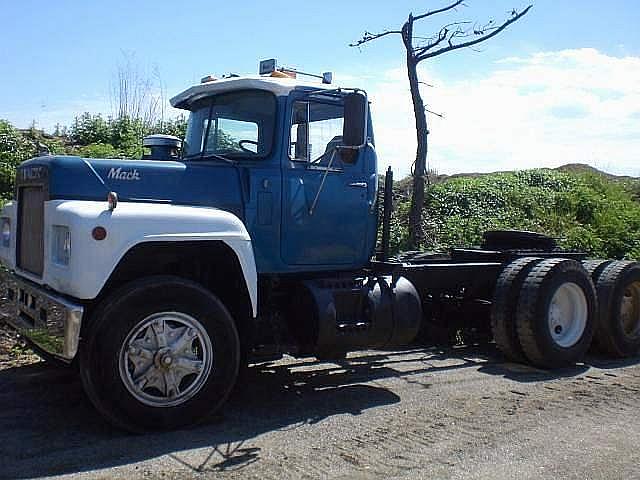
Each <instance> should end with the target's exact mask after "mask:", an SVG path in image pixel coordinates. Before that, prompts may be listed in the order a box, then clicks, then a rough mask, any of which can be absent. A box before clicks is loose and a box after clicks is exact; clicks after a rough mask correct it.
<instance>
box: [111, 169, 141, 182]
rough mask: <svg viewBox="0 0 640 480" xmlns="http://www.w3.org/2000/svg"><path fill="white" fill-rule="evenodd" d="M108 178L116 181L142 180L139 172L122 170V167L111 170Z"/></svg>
mask: <svg viewBox="0 0 640 480" xmlns="http://www.w3.org/2000/svg"><path fill="white" fill-rule="evenodd" d="M107 178H111V179H114V180H140V173H139V172H138V170H135V169H134V170H122V167H118V168H112V169H111V170H109V174H108V175H107Z"/></svg>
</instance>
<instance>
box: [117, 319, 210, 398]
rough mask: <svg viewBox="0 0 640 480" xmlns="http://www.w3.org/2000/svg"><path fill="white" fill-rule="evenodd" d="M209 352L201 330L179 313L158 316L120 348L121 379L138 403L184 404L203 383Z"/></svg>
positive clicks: (145, 322) (143, 323)
mask: <svg viewBox="0 0 640 480" xmlns="http://www.w3.org/2000/svg"><path fill="white" fill-rule="evenodd" d="M212 363H213V348H212V345H211V341H210V339H209V336H208V334H207V332H206V331H205V330H204V327H203V326H202V325H201V324H200V323H199V322H198V321H197V320H196V319H194V318H193V317H191V316H189V315H186V314H184V313H180V312H163V313H157V314H154V315H151V316H149V317H147V318H146V319H144V320H142V321H141V322H140V323H139V324H138V325H136V327H134V328H133V329H132V330H131V332H130V334H129V335H128V336H127V338H126V339H125V342H124V343H123V345H122V349H121V352H120V358H119V371H120V378H121V379H122V381H123V383H124V385H125V387H126V388H127V390H128V391H129V393H131V394H132V395H133V396H134V397H135V398H136V399H137V400H139V401H140V402H142V403H144V404H147V405H151V406H154V407H170V406H175V405H179V404H180V403H184V402H185V401H187V400H188V399H189V398H191V397H192V396H193V395H195V394H196V393H197V392H198V390H200V388H201V387H202V385H203V384H204V383H205V382H206V380H207V378H208V375H209V372H210V371H211V367H212Z"/></svg>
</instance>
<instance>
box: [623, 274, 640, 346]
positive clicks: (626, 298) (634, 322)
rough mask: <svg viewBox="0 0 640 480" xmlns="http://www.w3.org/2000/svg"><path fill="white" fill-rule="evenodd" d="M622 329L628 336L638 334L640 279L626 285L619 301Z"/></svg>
mask: <svg viewBox="0 0 640 480" xmlns="http://www.w3.org/2000/svg"><path fill="white" fill-rule="evenodd" d="M620 320H621V322H622V331H623V332H624V334H625V335H626V336H627V337H629V338H637V337H638V336H640V281H638V282H633V283H631V284H630V285H628V286H627V288H625V290H624V294H623V296H622V301H621V302H620Z"/></svg>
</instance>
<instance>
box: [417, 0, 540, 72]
mask: <svg viewBox="0 0 640 480" xmlns="http://www.w3.org/2000/svg"><path fill="white" fill-rule="evenodd" d="M532 6H533V5H529V6H528V7H527V8H525V9H524V10H523V11H522V12H520V13H516V12H515V10H514V12H513V16H512V17H511V18H510V19H509V20H507V21H505V22H504V23H503V24H502V25H500V26H499V27H497V28H495V30H493V31H492V32H491V33H488V34H486V35H483V36H481V37H479V38H476V39H475V40H471V41H468V42H463V43H458V44H454V43H452V39H453V38H454V37H455V36H459V35H456V32H457V31H456V32H453V35H451V36H450V37H449V46H447V47H443V48H440V49H438V50H435V51H432V52H429V51H425V52H424V53H422V54H420V55H416V61H418V62H421V61H422V60H425V59H427V58H433V57H437V56H438V55H442V54H443V53H447V52H451V51H453V50H458V49H460V48H466V47H471V46H473V45H477V44H478V43H481V42H484V41H486V40H489V39H490V38H491V37H495V36H496V35H498V34H499V33H500V32H502V31H503V30H504V29H505V28H507V27H508V26H509V25H511V24H512V23H515V22H517V21H518V20H520V19H521V18H522V17H524V16H525V15H526V14H527V13H528V12H529V10H531V7H532ZM438 43H439V42H438Z"/></svg>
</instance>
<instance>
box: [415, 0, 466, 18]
mask: <svg viewBox="0 0 640 480" xmlns="http://www.w3.org/2000/svg"><path fill="white" fill-rule="evenodd" d="M459 5H464V0H458V1H457V2H454V3H452V4H451V5H449V6H448V7H442V8H439V9H437V10H431V11H430V12H426V13H423V14H422V15H416V16H415V17H413V20H414V21H415V20H420V19H421V18H426V17H430V16H432V15H437V14H439V13H442V12H446V11H448V10H453V9H454V8H456V7H457V6H459Z"/></svg>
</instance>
